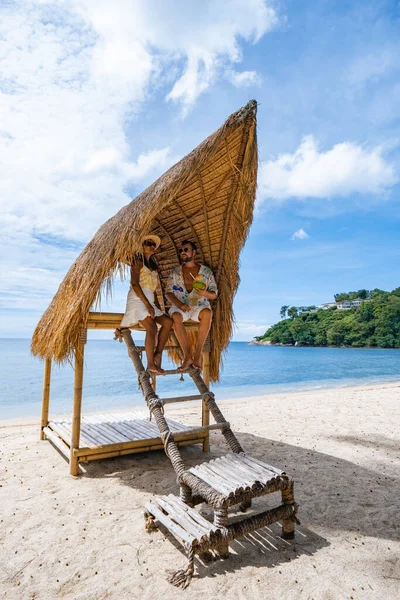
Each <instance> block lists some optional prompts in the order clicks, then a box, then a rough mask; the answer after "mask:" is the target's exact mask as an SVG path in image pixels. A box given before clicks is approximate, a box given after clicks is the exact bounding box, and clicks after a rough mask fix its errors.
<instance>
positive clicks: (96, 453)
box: [40, 312, 213, 476]
mask: <svg viewBox="0 0 400 600" xmlns="http://www.w3.org/2000/svg"><path fill="white" fill-rule="evenodd" d="M122 317H123V313H108V312H89V313H88V315H87V320H86V323H85V324H84V327H83V328H82V331H81V336H80V339H79V342H78V344H77V346H76V350H75V364H74V396H73V406H72V431H71V442H70V444H69V443H68V442H67V441H66V440H65V439H63V437H62V435H61V433H60V432H59V431H58V430H56V429H54V430H53V429H52V426H51V422H49V406H50V378H51V359H46V361H45V365H44V379H43V398H42V417H41V429H40V438H41V439H42V440H44V439H48V440H50V441H51V442H52V443H53V444H54V446H56V448H58V449H59V450H60V451H61V452H62V454H63V455H64V456H66V457H69V468H70V474H71V475H73V476H77V475H79V463H80V462H86V461H91V460H101V459H103V458H111V457H115V456H123V455H126V454H135V453H138V452H150V451H152V450H160V449H162V448H163V447H164V446H163V443H162V442H161V439H160V438H159V437H156V438H144V439H142V440H132V441H129V442H120V443H110V444H107V445H99V446H92V447H87V446H83V447H80V430H81V416H82V415H81V411H82V391H83V370H84V349H85V343H86V330H87V329H106V330H109V329H112V330H114V329H116V328H118V327H119V326H120V323H121V320H122ZM197 327H198V325H197V323H190V322H189V323H185V328H186V329H187V330H189V331H193V330H196V329H197ZM131 329H134V330H136V331H144V330H143V328H142V327H140V326H135V327H132V328H131ZM168 346H169V344H167V347H168ZM171 346H172V347H174V346H176V342H174V341H173V342H171ZM209 365H210V352H209V345H208V346H206V351H205V352H203V369H202V371H203V377H204V381H205V382H206V385H207V387H208V386H209V382H210V371H209ZM154 379H155V380H156V378H154ZM155 383H156V382H155V381H154V383H153V385H154V387H155ZM167 400H170V402H171V401H174V400H175V401H178V398H171V399H167ZM167 403H168V402H167ZM201 406H202V409H201V427H198V428H197V429H193V428H192V429H190V430H188V431H183V432H182V433H179V434H175V435H174V438H175V440H176V443H177V445H179V446H187V445H192V444H202V447H203V451H204V452H208V451H209V449H210V438H209V436H210V433H209V431H210V429H209V427H210V411H209V409H208V407H207V403H206V402H205V400H204V399H203V400H202V404H201ZM54 427H55V424H54ZM212 427H213V426H211V428H212Z"/></svg>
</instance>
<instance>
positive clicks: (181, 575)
mask: <svg viewBox="0 0 400 600" xmlns="http://www.w3.org/2000/svg"><path fill="white" fill-rule="evenodd" d="M195 553H196V549H195V548H194V547H193V546H191V547H190V548H189V550H188V559H189V562H188V564H187V565H186V567H185V568H184V569H178V571H171V570H167V574H168V577H167V581H169V583H172V585H174V586H175V587H180V588H182V589H183V590H185V589H186V588H187V587H188V585H189V583H190V582H191V580H192V577H193V574H194V555H195Z"/></svg>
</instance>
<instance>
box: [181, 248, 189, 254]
mask: <svg viewBox="0 0 400 600" xmlns="http://www.w3.org/2000/svg"><path fill="white" fill-rule="evenodd" d="M189 250H191V248H181V249H180V250H179V254H182V252H189Z"/></svg>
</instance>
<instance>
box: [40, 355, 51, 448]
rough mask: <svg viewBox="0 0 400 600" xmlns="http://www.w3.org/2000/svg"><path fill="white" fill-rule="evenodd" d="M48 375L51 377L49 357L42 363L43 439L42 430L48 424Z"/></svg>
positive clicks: (41, 427)
mask: <svg viewBox="0 0 400 600" xmlns="http://www.w3.org/2000/svg"><path fill="white" fill-rule="evenodd" d="M50 377H51V358H46V362H45V363H44V377H43V397H42V419H41V425H40V439H41V440H44V439H45V438H46V435H45V433H44V431H43V429H44V428H45V427H47V425H48V424H49V405H50Z"/></svg>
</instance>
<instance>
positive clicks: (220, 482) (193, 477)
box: [118, 328, 298, 588]
mask: <svg viewBox="0 0 400 600" xmlns="http://www.w3.org/2000/svg"><path fill="white" fill-rule="evenodd" d="M118 335H119V336H120V337H122V338H123V340H124V341H125V344H126V346H127V350H128V355H129V357H130V359H131V360H132V363H133V365H134V368H135V370H136V373H137V376H138V381H139V385H140V388H141V390H142V393H143V396H144V397H145V400H146V403H147V405H148V407H149V410H150V413H151V415H153V416H154V419H155V422H156V424H157V427H158V429H159V432H160V437H161V439H162V441H163V444H164V450H165V453H166V455H167V456H168V458H169V459H170V460H171V463H172V466H173V468H174V470H175V473H176V475H177V482H178V484H179V488H180V496H179V497H176V496H173V495H171V494H170V495H169V496H159V497H156V498H155V499H153V500H152V501H151V502H148V503H147V504H146V510H145V519H146V528H147V529H148V530H151V529H154V528H156V523H157V522H160V523H161V524H162V525H164V526H165V527H166V528H167V529H168V530H169V532H170V533H171V534H172V535H174V537H175V538H176V539H177V540H178V541H179V542H180V543H181V544H182V545H183V546H184V548H185V550H186V552H187V554H188V558H189V562H188V564H187V566H186V567H185V568H184V569H179V570H178V571H175V572H171V573H170V575H169V577H168V579H169V581H170V582H171V583H172V584H174V585H176V586H178V587H182V588H185V587H187V586H188V585H189V583H190V581H191V578H192V576H193V573H194V557H195V555H196V554H201V553H204V552H207V551H210V550H211V551H215V552H216V553H217V554H218V555H219V556H220V557H221V558H227V557H228V556H229V542H230V541H231V540H233V539H236V538H237V537H239V536H242V535H245V534H247V533H250V532H252V531H254V530H256V529H259V528H261V527H264V526H265V525H269V524H271V523H274V522H276V521H282V537H284V538H285V539H292V538H293V537H294V524H295V522H298V520H297V517H296V513H297V505H296V503H295V501H294V495H293V480H292V479H291V478H290V477H288V475H287V474H286V473H285V472H284V471H282V470H280V469H277V468H275V467H272V466H271V465H268V464H266V463H264V462H262V461H260V460H258V459H256V458H253V457H251V456H248V455H247V454H246V453H245V452H244V451H243V449H242V447H241V445H240V443H239V441H238V440H237V438H236V436H235V435H234V433H233V432H232V429H231V426H230V423H228V422H227V421H226V420H225V418H224V416H223V414H222V412H221V410H220V409H219V407H218V406H217V403H216V401H215V397H214V394H213V393H212V392H210V390H209V388H208V385H206V383H205V381H204V379H203V378H202V376H201V374H200V371H199V370H198V369H195V368H193V367H190V368H189V369H188V370H187V372H188V373H189V375H190V377H191V378H192V380H193V382H194V384H195V386H196V387H197V389H198V392H199V395H198V396H186V397H181V398H167V399H162V398H159V397H158V395H157V394H156V391H155V387H154V385H153V382H152V377H151V376H150V374H149V373H148V372H147V371H146V369H145V368H144V366H143V363H142V360H141V348H140V347H139V348H138V347H137V346H136V345H135V343H134V341H133V339H132V335H131V332H130V330H129V329H127V328H121V329H120V330H119V332H118ZM179 372H180V371H178V370H177V369H172V370H167V371H166V372H165V374H166V375H173V374H176V373H179ZM192 399H202V400H203V402H205V403H206V404H207V407H208V409H209V411H210V412H211V414H212V416H213V418H214V420H215V424H212V425H210V424H208V425H206V426H203V427H202V428H201V429H206V430H207V431H208V432H209V431H210V430H214V429H217V430H220V431H221V433H222V434H223V435H224V437H225V440H226V442H227V444H228V446H229V448H230V450H231V452H230V453H229V454H226V455H225V456H221V457H219V458H216V459H212V460H210V461H209V462H205V463H202V464H200V465H198V466H196V467H192V468H190V469H186V468H185V465H184V462H183V459H182V457H181V455H180V452H179V448H178V446H177V444H176V442H175V439H174V434H173V432H172V431H171V429H170V427H169V425H168V421H167V420H166V418H165V416H164V406H165V405H167V404H169V403H171V402H177V401H179V402H181V401H184V400H192ZM278 491H279V492H280V493H281V501H282V503H281V504H280V505H279V506H277V507H275V508H272V509H268V510H265V511H263V512H261V513H258V514H254V515H251V516H250V517H247V518H243V519H242V520H240V521H235V522H234V523H231V524H229V518H228V509H229V507H231V506H235V505H239V508H240V510H241V511H242V512H245V511H246V510H247V509H249V508H250V507H251V503H252V499H253V498H256V497H259V496H264V495H266V494H271V493H273V492H278ZM202 502H206V503H207V504H209V505H210V506H211V507H212V509H213V510H214V519H213V523H210V522H209V521H207V520H206V519H204V518H203V517H201V515H200V514H199V513H198V512H197V511H195V510H194V508H193V507H194V506H195V505H196V504H200V503H202Z"/></svg>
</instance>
